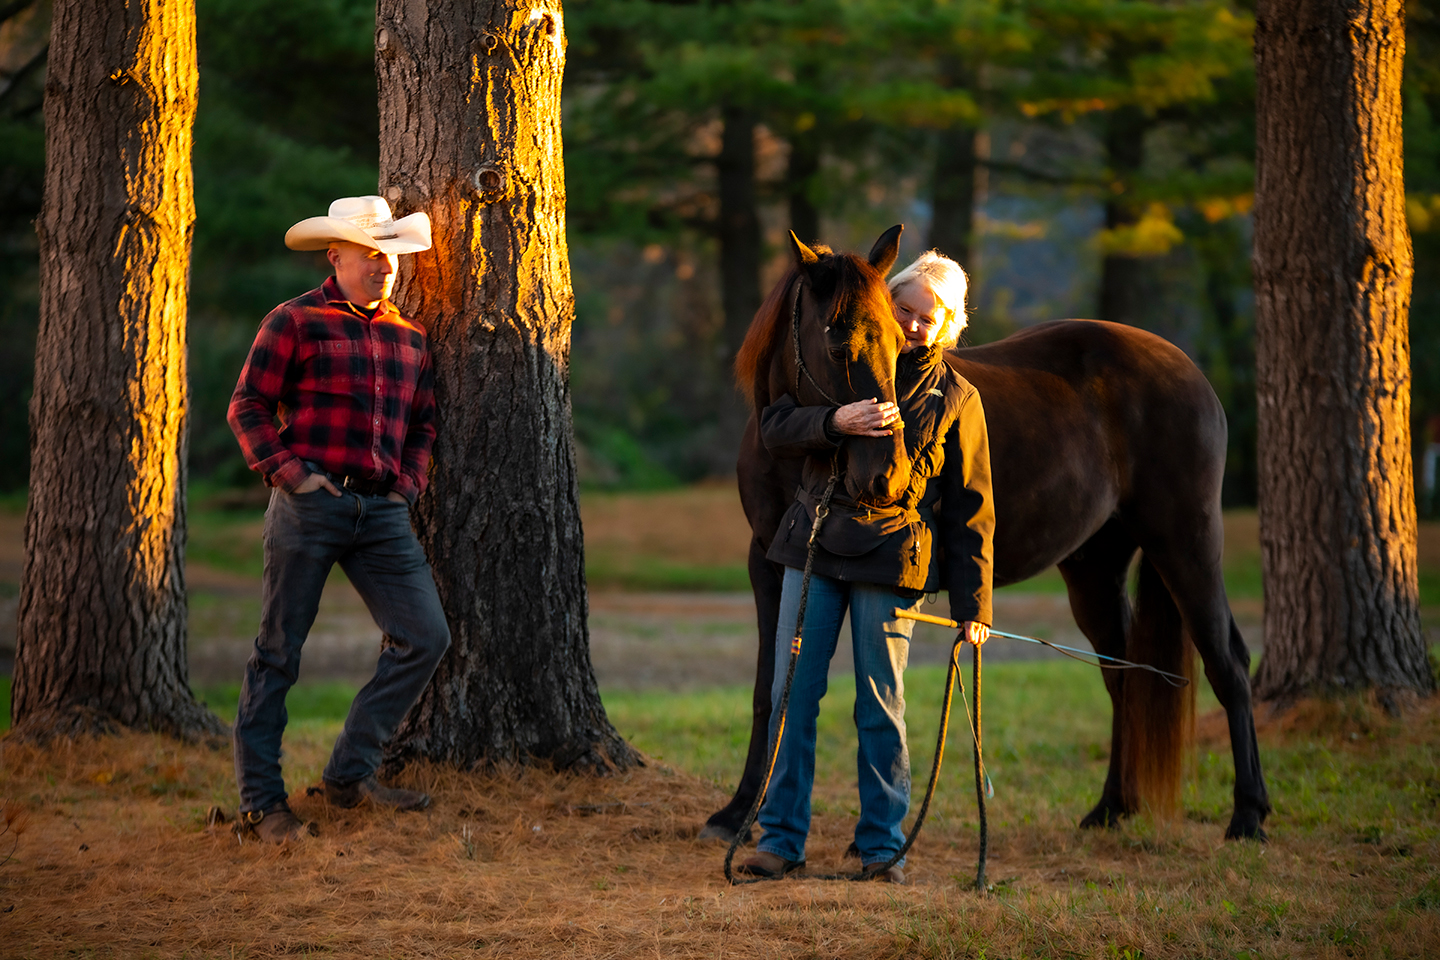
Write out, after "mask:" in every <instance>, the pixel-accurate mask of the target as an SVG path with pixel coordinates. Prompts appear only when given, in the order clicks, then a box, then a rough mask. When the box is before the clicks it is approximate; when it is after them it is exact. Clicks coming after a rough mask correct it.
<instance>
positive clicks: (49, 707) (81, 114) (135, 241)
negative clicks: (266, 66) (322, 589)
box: [13, 0, 220, 738]
mask: <svg viewBox="0 0 1440 960" xmlns="http://www.w3.org/2000/svg"><path fill="white" fill-rule="evenodd" d="M51 43H52V45H51V51H52V52H51V55H50V62H49V68H48V70H49V73H48V77H47V85H46V98H45V121H46V170H45V199H44V206H43V208H42V211H41V215H40V219H39V222H38V228H39V235H40V257H41V307H40V329H39V333H38V337H37V345H36V357H35V393H34V399H33V400H32V402H31V412H30V416H31V437H32V449H31V473H30V503H29V513H28V516H27V518H26V528H25V552H26V560H25V575H24V584H23V587H22V589H21V594H20V620H19V635H18V643H17V651H16V657H15V678H14V694H13V696H14V708H13V710H14V720H15V724H16V729H17V731H18V732H19V733H20V734H21V735H22V736H26V735H28V736H34V737H39V738H43V737H46V736H50V735H54V734H56V733H62V734H63V733H73V732H78V731H83V730H91V729H96V728H101V729H103V728H106V727H109V726H111V725H113V724H116V723H119V724H123V725H126V726H134V727H142V728H152V729H160V730H166V731H170V732H173V733H178V734H182V735H194V734H197V733H202V732H215V731H218V730H219V729H220V725H219V722H218V721H217V720H216V719H215V718H214V717H213V716H212V715H211V714H210V713H209V712H208V711H206V710H205V709H204V708H203V707H200V706H198V705H197V704H196V703H195V701H194V699H193V697H192V696H191V694H190V689H189V684H188V677H187V673H188V671H187V667H186V657H185V636H186V624H185V617H186V607H185V580H184V567H183V557H184V543H185V431H186V370H185V327H186V287H187V282H188V272H189V259H190V237H191V229H192V225H193V223H194V220H195V205H194V190H193V185H192V182H191V169H190V154H191V131H192V127H193V124H194V117H195V105H196V88H197V80H198V75H197V69H196V61H195V9H194V3H193V0H139V2H135V0H132V2H120V0H57V2H56V3H55V6H54V26H53V29H52V41H51Z"/></svg>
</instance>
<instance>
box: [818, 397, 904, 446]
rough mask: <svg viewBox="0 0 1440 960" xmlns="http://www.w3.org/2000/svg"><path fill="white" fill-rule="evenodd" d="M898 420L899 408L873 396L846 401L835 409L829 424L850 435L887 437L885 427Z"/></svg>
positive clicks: (889, 432) (889, 431) (887, 431)
mask: <svg viewBox="0 0 1440 960" xmlns="http://www.w3.org/2000/svg"><path fill="white" fill-rule="evenodd" d="M899 421H900V409H899V408H898V407H896V406H895V404H893V403H891V402H890V401H889V400H886V401H884V402H877V401H876V399H875V398H874V397H871V398H870V399H869V400H859V401H856V402H855V403H847V404H845V406H843V407H840V408H839V409H837V410H836V411H835V416H834V418H833V419H832V420H831V421H830V423H831V425H832V426H834V428H835V429H836V430H837V431H839V432H840V433H844V434H848V435H850V436H852V437H888V436H890V434H891V433H892V431H891V430H888V429H886V428H887V427H890V426H891V425H893V424H896V423H898V422H899Z"/></svg>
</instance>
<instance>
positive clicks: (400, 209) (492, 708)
mask: <svg viewBox="0 0 1440 960" xmlns="http://www.w3.org/2000/svg"><path fill="white" fill-rule="evenodd" d="M564 65H565V31H564V20H563V17H562V15H561V11H560V8H559V6H558V4H554V5H549V4H547V5H545V6H542V7H536V6H533V5H531V4H519V3H513V2H503V0H488V2H487V0H381V2H380V3H379V6H378V9H377V25H376V59H375V66H376V73H377V75H378V78H379V88H380V190H381V193H382V194H383V195H384V196H385V197H387V198H388V199H389V201H390V203H391V205H392V206H393V207H395V208H396V214H397V216H398V215H403V214H407V213H411V212H413V211H416V210H423V211H425V212H426V213H428V214H429V215H430V218H431V221H432V223H433V226H434V239H435V246H434V248H433V249H432V250H430V251H428V252H425V253H420V254H416V255H414V256H413V257H406V258H404V259H403V260H402V267H401V282H400V287H399V290H400V292H399V294H398V296H397V298H396V302H397V304H398V305H399V306H400V309H401V311H402V312H403V313H405V314H406V315H408V316H412V317H414V318H416V319H417V320H418V321H419V322H420V323H422V324H423V325H424V326H425V328H426V329H427V330H428V331H429V335H430V342H431V350H432V353H433V360H434V364H435V378H436V400H437V402H438V404H439V408H440V427H439V436H438V438H437V441H436V445H435V454H434V462H433V464H432V466H431V473H430V486H429V488H428V489H427V490H426V492H425V493H424V494H423V495H422V496H421V498H420V502H419V504H418V505H417V508H416V513H415V516H416V531H417V533H418V534H419V536H420V539H421V542H422V543H424V545H425V548H426V551H427V552H428V554H429V557H430V561H431V564H432V566H433V567H434V571H435V581H436V585H437V586H438V588H439V591H440V597H441V600H442V602H443V603H444V606H445V613H446V616H447V618H448V619H449V622H450V628H451V632H452V638H453V639H452V646H451V648H450V651H449V652H448V653H447V654H446V656H445V659H444V660H443V661H441V664H440V667H439V669H438V671H437V672H436V674H435V678H434V680H433V681H432V682H431V684H430V686H429V688H428V689H427V690H426V692H425V693H424V694H423V695H422V696H421V698H420V701H419V702H418V703H417V704H416V705H415V708H414V709H413V710H412V711H411V712H410V715H409V716H408V717H407V718H406V720H405V722H404V723H403V724H402V726H401V728H400V730H399V731H398V732H397V733H396V735H395V738H394V740H393V741H392V742H391V744H390V747H389V750H388V754H387V765H389V766H391V767H392V768H393V767H394V766H396V765H398V764H402V763H403V762H405V761H406V760H407V759H409V758H412V757H420V758H425V759H429V760H435V761H440V762H444V763H449V764H453V765H456V766H459V767H462V768H470V767H474V766H476V765H480V764H487V763H491V762H495V761H521V762H524V761H528V760H531V759H545V760H549V761H552V762H553V763H554V764H555V765H556V766H557V767H561V768H576V769H593V770H597V771H603V770H608V769H611V768H612V767H618V768H624V767H628V766H630V765H631V764H633V763H636V762H637V761H638V757H637V755H636V754H635V752H634V751H633V750H632V749H631V748H630V747H629V746H628V745H627V744H626V743H625V742H624V740H622V739H621V738H620V736H619V735H618V734H617V733H616V732H615V729H614V728H613V727H612V726H611V724H610V721H609V720H608V719H607V718H606V716H605V709H604V707H603V706H602V705H601V703H600V695H599V690H598V688H597V686H596V683H595V673H594V670H593V668H592V667H591V663H590V637H589V630H588V627H587V624H586V618H587V615H588V607H589V604H588V600H587V597H586V592H585V567H584V542H583V538H582V534H581V529H580V504H579V492H578V487H577V483H576V472H575V447H574V436H573V429H572V421H571V405H570V388H569V352H570V328H571V324H572V322H573V320H574V296H573V293H572V291H571V287H570V265H569V254H568V251H567V249H566V244H565V178H564V167H563V165H562V158H561V146H560V80H561V74H562V71H563V69H564Z"/></svg>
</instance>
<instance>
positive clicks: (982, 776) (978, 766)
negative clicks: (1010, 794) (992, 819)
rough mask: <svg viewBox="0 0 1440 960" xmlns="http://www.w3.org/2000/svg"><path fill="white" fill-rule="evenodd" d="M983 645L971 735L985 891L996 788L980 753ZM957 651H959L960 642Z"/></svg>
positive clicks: (978, 885)
mask: <svg viewBox="0 0 1440 960" xmlns="http://www.w3.org/2000/svg"><path fill="white" fill-rule="evenodd" d="M982 646H984V644H979V643H977V644H975V724H974V728H973V729H972V730H971V735H972V736H973V737H974V738H975V809H976V812H977V814H978V816H979V820H980V852H979V854H978V856H977V863H976V866H975V889H976V890H978V891H980V892H981V893H984V892H985V889H986V887H985V857H986V854H987V853H988V848H989V846H990V828H989V824H988V823H987V822H986V820H985V798H986V796H987V795H989V796H994V789H993V788H992V787H991V786H990V775H989V774H987V773H986V772H985V760H984V758H983V757H982V756H981V753H980V648H981V647H982ZM956 652H957V653H958V644H957V651H956ZM959 660H960V658H959V657H958V656H956V657H955V658H954V662H955V663H956V665H957V666H958V665H959ZM967 706H968V705H967Z"/></svg>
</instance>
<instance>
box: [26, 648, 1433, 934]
mask: <svg viewBox="0 0 1440 960" xmlns="http://www.w3.org/2000/svg"><path fill="white" fill-rule="evenodd" d="M967 682H968V679H967ZM985 682H986V686H985V690H986V694H985V716H986V718H987V721H986V725H985V729H984V734H985V743H986V749H987V756H988V765H989V769H990V772H991V775H992V777H993V780H994V784H995V797H994V799H993V800H991V801H990V802H989V815H990V836H989V840H990V860H989V877H990V879H991V881H992V883H993V884H994V889H993V895H992V896H989V897H979V896H977V895H976V894H975V893H974V892H973V891H972V890H970V889H968V885H969V884H970V882H971V880H972V878H973V871H974V868H975V856H976V837H977V833H976V823H975V798H974V791H973V787H972V783H971V774H970V770H969V766H970V763H969V753H970V750H969V744H968V736H967V734H966V733H965V729H964V726H963V725H962V724H960V723H957V724H956V728H955V729H952V732H951V737H950V749H949V750H948V751H947V754H946V762H947V765H946V768H945V772H944V773H943V775H942V780H941V789H940V792H939V794H938V795H937V800H936V803H935V806H934V807H933V808H932V813H931V816H930V819H929V820H928V821H927V826H926V828H925V831H924V833H923V834H922V836H921V838H920V841H919V844H918V846H917V847H916V849H915V851H914V852H913V853H912V856H911V865H910V873H911V876H912V879H913V880H914V881H915V883H914V884H912V885H910V886H907V887H903V888H893V887H890V888H884V887H876V886H870V885H864V886H861V885H847V884H824V883H819V882H816V881H803V880H791V881H787V882H785V883H779V884H767V885H763V886H758V887H741V888H730V887H727V886H726V885H725V884H724V882H723V880H722V878H721V877H720V869H719V868H720V860H721V857H722V854H723V848H722V847H719V846H714V845H708V844H702V843H698V842H697V841H695V840H694V839H693V837H694V832H695V829H696V828H697V826H698V824H699V823H700V822H702V821H703V819H704V817H705V816H706V815H707V814H708V813H709V812H710V811H712V810H713V809H716V808H717V807H718V805H719V804H720V803H722V802H723V800H724V799H725V797H726V795H727V794H728V792H729V789H730V787H731V786H732V778H733V777H734V776H735V775H736V774H737V773H738V770H739V767H740V762H741V756H742V751H743V749H744V738H745V737H746V735H747V734H748V722H749V719H748V691H745V690H741V689H711V690H705V691H700V692H697V693H690V694H685V695H683V696H678V695H667V694H662V693H653V692H652V693H618V692H607V693H606V695H605V702H606V707H607V710H608V712H609V714H610V717H611V719H612V720H613V721H614V722H615V724H616V726H617V727H618V728H619V729H620V730H621V731H622V732H623V733H624V734H626V735H627V736H628V737H630V738H631V739H632V741H633V742H634V743H635V744H636V745H637V746H639V747H640V748H641V749H642V750H644V751H645V752H646V753H647V754H648V755H649V757H650V762H649V764H648V766H647V767H645V768H643V769H640V770H637V771H633V772H629V773H626V774H623V775H619V776H612V777H609V778H602V779H593V778H588V777H569V776H564V775H556V774H553V773H549V772H546V771H545V770H542V769H533V768H532V769H501V770H498V771H495V772H493V773H490V774H486V775H481V774H463V773H459V772H456V771H453V770H446V769H444V768H439V767H428V766H423V765H422V766H417V767H413V768H412V769H411V770H409V771H407V772H406V774H405V775H404V778H403V779H404V780H405V781H406V782H407V783H410V784H413V785H421V786H424V787H426V788H427V789H430V790H431V791H432V793H434V795H435V796H436V803H435V806H434V808H433V810H432V811H431V812H429V813H427V814H424V815H412V816H394V815H386V814H382V813H378V812H374V811H368V810H363V809H362V810H359V811H335V810H332V809H330V808H327V807H326V806H325V805H324V804H323V803H322V802H321V801H319V800H315V799H310V798H306V797H304V796H303V791H302V790H301V789H300V787H301V786H303V785H304V784H307V783H313V782H315V781H316V780H317V779H318V776H319V773H320V769H321V767H322V766H323V763H324V760H325V757H326V754H327V753H328V750H329V747H330V743H331V742H332V740H333V738H334V736H335V733H336V732H337V730H338V726H339V722H340V718H341V717H342V715H343V713H344V710H345V707H346V706H347V705H348V699H349V696H350V695H351V693H352V692H353V691H352V688H346V687H344V686H342V685H323V686H319V687H314V686H301V687H298V688H297V689H296V691H295V694H294V695H293V696H292V698H291V714H292V723H291V725H290V728H289V731H288V735H287V740H286V760H285V762H286V771H287V775H288V778H289V782H290V783H291V785H292V793H293V794H294V802H295V805H296V807H297V809H298V810H299V811H300V812H301V813H302V814H303V815H305V816H308V817H313V818H315V819H317V820H318V821H319V822H320V825H321V829H322V834H321V836H320V837H319V838H318V839H316V840H314V841H311V842H309V843H307V844H305V845H303V846H301V847H299V848H295V849H290V850H280V851H276V850H272V849H261V848H259V847H258V846H256V845H253V844H249V845H243V846H237V845H236V844H235V842H234V840H233V839H231V838H230V835H229V833H228V832H226V830H225V829H224V828H219V829H216V830H207V829H206V828H205V826H204V818H205V811H206V809H207V808H208V807H209V806H211V805H219V806H221V807H223V808H225V809H227V810H233V809H234V803H235V796H234V781H233V773H232V772H231V769H230V761H229V751H228V749H225V747H224V745H220V746H219V747H218V748H216V749H211V748H209V747H206V746H204V745H196V746H185V745H181V744H177V743H175V742H173V741H169V740H166V739H164V738H161V737H154V736H146V735H139V734H134V735H127V736H125V737H118V738H108V739H105V740H100V741H86V742H82V743H75V744H69V745H66V744H61V745H58V746H57V747H55V748H54V749H51V750H49V751H43V752H41V751H36V750H34V749H33V748H29V747H26V746H23V745H18V744H6V745H5V749H4V753H3V764H0V796H4V797H8V798H10V800H11V801H12V805H11V808H10V809H11V810H13V811H14V812H16V813H20V812H22V810H23V812H24V813H25V814H28V817H29V821H28V825H27V824H25V823H23V822H22V820H21V819H16V820H15V821H14V822H15V823H19V824H20V825H21V826H25V827H27V828H26V829H25V830H24V831H23V832H21V833H20V835H19V836H18V837H17V838H13V840H14V841H15V842H16V848H15V857H14V859H13V860H11V861H10V862H9V863H8V864H6V865H4V866H0V911H5V912H4V913H0V917H3V919H0V924H3V925H4V929H5V936H6V945H7V950H6V953H7V955H13V956H17V957H22V956H23V957H51V956H56V957H58V956H75V955H79V956H87V957H128V956H154V957H180V956H189V957H222V956H232V955H233V956H245V957H271V956H277V955H290V954H319V955H324V956H330V957H351V956H357V957H358V956H441V957H449V956H466V957H471V956H481V957H506V958H511V957H520V958H526V957H546V958H550V957H557V956H562V955H563V956H603V957H614V958H630V957H656V956H664V957H668V956H683V957H701V956H706V957H710V956H720V957H724V956H743V957H756V956H764V957H772V956H773V957H785V958H791V957H794V958H801V957H827V958H828V957H867V958H868V957H901V956H904V957H914V958H922V960H929V958H936V960H939V958H952V957H977V958H978V957H982V956H983V957H997V958H998V957H1015V958H1020V957H1037V958H1038V957H1077V958H1096V960H1112V958H1117V957H1128V958H1138V957H1186V958H1188V957H1207V958H1209V957H1213V958H1225V960H1239V958H1256V957H1264V958H1286V957H1327V958H1328V957H1334V958H1342V957H1375V958H1380V957H1426V956H1434V955H1436V952H1437V951H1440V868H1437V863H1440V826H1437V817H1436V811H1437V805H1440V759H1437V757H1440V751H1437V747H1440V709H1437V705H1436V704H1434V703H1429V704H1422V705H1419V706H1417V707H1415V708H1414V709H1412V711H1411V712H1410V713H1409V714H1408V715H1407V717H1406V718H1405V719H1404V720H1396V719H1392V718H1389V717H1387V716H1385V715H1384V714H1383V713H1380V712H1379V711H1377V710H1376V709H1374V708H1373V707H1372V706H1371V705H1370V704H1368V703H1367V702H1366V701H1364V700H1363V699H1358V698H1356V699H1352V700H1349V701H1345V702H1342V703H1340V704H1302V705H1301V707H1299V708H1297V710H1296V711H1294V712H1292V714H1290V715H1289V717H1288V719H1287V720H1286V721H1284V722H1268V723H1262V725H1261V729H1260V742H1261V748H1262V755H1263V758H1264V761H1265V764H1266V771H1267V775H1268V778H1269V785H1270V790H1271V794H1272V798H1273V800H1274V802H1275V813H1274V814H1273V815H1272V817H1271V819H1270V821H1269V823H1268V827H1269V829H1270V831H1271V837H1272V841H1271V843H1270V844H1268V845H1265V846H1261V845H1257V844H1250V843H1241V844H1236V843H1226V842H1224V841H1222V840H1221V833H1222V831H1223V829H1224V823H1225V821H1226V819H1227V818H1228V815H1229V807H1230V796H1229V794H1230V791H1231V789H1232V787H1233V777H1232V775H1231V773H1230V762H1229V756H1228V753H1229V751H1228V747H1227V745H1226V743H1225V742H1224V740H1223V736H1222V735H1221V734H1219V733H1217V731H1223V723H1222V724H1220V725H1217V723H1216V722H1215V718H1213V717H1211V718H1206V719H1205V720H1204V721H1202V723H1201V724H1200V731H1201V739H1200V743H1199V748H1198V750H1197V752H1196V756H1195V762H1194V766H1193V772H1192V775H1191V778H1190V782H1189V784H1188V785H1187V788H1186V790H1185V792H1184V796H1183V810H1182V811H1181V815H1180V816H1179V817H1178V818H1176V819H1173V820H1166V819H1158V818H1154V817H1150V816H1141V817H1136V818H1134V819H1132V820H1130V821H1127V822H1126V823H1125V824H1124V825H1123V826H1122V827H1121V828H1119V829H1117V830H1111V831H1098V832H1097V831H1077V830H1076V829H1075V827H1074V824H1075V822H1076V821H1077V820H1078V818H1079V817H1080V816H1081V815H1082V814H1083V813H1084V812H1085V810H1086V809H1087V808H1088V806H1089V805H1090V804H1091V803H1093V801H1094V799H1095V796H1096V794H1097V793H1098V789H1099V784H1100V782H1101V780H1102V779H1103V776H1104V770H1105V765H1106V762H1107V760H1108V757H1107V751H1108V709H1107V704H1106V699H1105V695H1104V691H1103V688H1102V685H1101V683H1100V679H1099V677H1098V675H1097V673H1096V671H1094V670H1093V669H1089V668H1086V667H1084V666H1081V665H1079V664H1074V663H1070V662H1068V661H1061V662H1029V663H1000V664H994V665H992V666H991V667H989V668H987V671H986V676H985ZM942 683H943V673H942V671H940V670H938V669H934V668H917V669H914V670H912V671H910V672H909V673H908V674H907V684H908V699H909V704H910V706H909V711H908V714H909V720H910V743H911V746H912V750H913V764H914V768H915V776H916V779H917V780H923V777H924V776H925V774H926V773H927V772H928V767H929V763H930V755H931V749H932V744H933V737H934V733H935V723H936V717H937V714H938V701H939V696H940V688H941V686H942ZM200 693H201V695H202V696H203V697H204V698H205V699H206V700H208V701H209V702H210V704H211V705H212V706H213V707H215V708H216V709H217V710H219V711H221V713H222V714H229V713H231V712H233V709H234V703H235V698H236V693H237V692H236V690H235V689H234V687H222V688H207V689H205V690H203V691H200ZM852 696H853V688H852V687H851V686H850V685H849V684H848V683H845V682H837V683H835V684H834V687H833V689H832V692H831V694H830V696H829V697H827V699H826V701H825V706H824V711H823V713H822V718H821V737H820V748H819V758H818V765H817V787H816V794H815V821H814V825H813V828H812V835H811V844H810V850H809V853H810V858H811V860H812V861H813V862H814V863H815V865H816V866H817V867H820V868H822V869H834V868H836V867H838V866H839V865H840V860H839V857H840V852H841V850H842V849H843V847H844V845H845V844H846V843H847V842H848V840H849V831H850V829H851V827H852V825H853V822H854V816H855V813H856V809H855V804H856V801H855V796H854V786H853V783H854V770H853V762H854V759H853V758H854V748H855V742H854V732H853V729H852V725H851V723H850V719H849V705H850V702H851V698H852ZM1206 706H1207V704H1205V703H1202V709H1204V708H1205V707H1206ZM957 719H959V718H957ZM9 842H11V841H10V840H7V839H6V834H4V833H0V857H3V855H4V853H5V852H6V850H7V849H8V843H9ZM12 908H13V909H12Z"/></svg>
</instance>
